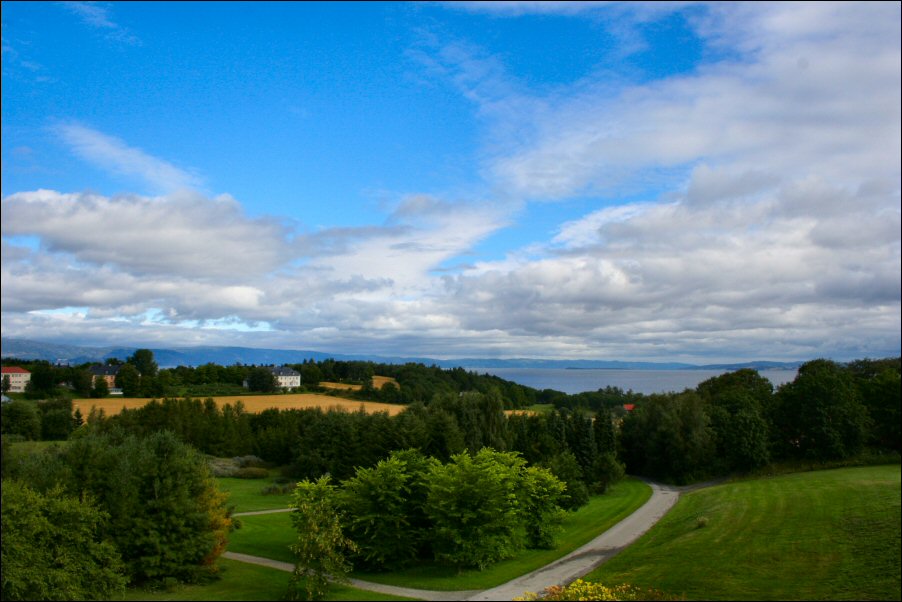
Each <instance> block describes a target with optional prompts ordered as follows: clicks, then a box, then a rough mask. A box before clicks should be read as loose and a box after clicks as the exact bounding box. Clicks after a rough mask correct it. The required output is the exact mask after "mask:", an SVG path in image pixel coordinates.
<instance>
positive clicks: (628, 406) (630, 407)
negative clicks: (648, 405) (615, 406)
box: [623, 403, 636, 412]
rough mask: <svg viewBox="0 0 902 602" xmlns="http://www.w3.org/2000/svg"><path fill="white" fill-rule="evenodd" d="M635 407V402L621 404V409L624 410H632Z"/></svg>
mask: <svg viewBox="0 0 902 602" xmlns="http://www.w3.org/2000/svg"><path fill="white" fill-rule="evenodd" d="M635 407H636V404H634V403H625V404H623V409H624V410H626V411H627V412H632V411H633V409H634V408H635Z"/></svg>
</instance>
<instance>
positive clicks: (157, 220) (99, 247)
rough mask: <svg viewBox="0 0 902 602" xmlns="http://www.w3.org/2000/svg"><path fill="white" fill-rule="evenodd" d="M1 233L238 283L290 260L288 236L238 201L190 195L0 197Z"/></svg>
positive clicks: (53, 248) (52, 247)
mask: <svg viewBox="0 0 902 602" xmlns="http://www.w3.org/2000/svg"><path fill="white" fill-rule="evenodd" d="M2 208H3V225H2V232H3V236H37V237H39V238H40V240H41V244H42V246H43V248H44V249H45V250H46V251H48V252H50V253H64V254H67V255H70V256H71V257H73V258H74V259H76V260H77V261H79V262H82V263H85V264H93V265H99V266H103V265H110V266H116V267H117V268H118V269H121V270H122V271H124V272H127V273H130V274H133V275H136V276H140V275H154V274H156V275H169V276H183V277H191V278H195V279H207V278H210V279H216V280H223V279H224V280H227V281H230V280H238V279H244V278H246V277H247V275H248V274H261V273H268V272H270V271H272V270H274V269H276V268H278V267H279V266H280V265H281V264H282V263H284V262H286V261H288V260H289V259H291V249H290V241H289V240H288V237H289V233H288V232H287V230H286V229H285V228H284V227H283V226H281V225H280V224H279V223H278V222H276V221H275V220H273V219H266V220H264V219H249V218H248V217H246V216H245V215H244V213H243V211H242V209H241V206H240V205H239V203H238V202H237V201H235V199H233V198H231V197H229V196H220V197H216V198H214V199H208V198H205V197H203V196H201V195H199V194H197V193H193V192H181V193H173V194H171V195H167V196H163V197H154V198H151V197H142V196H137V195H134V196H121V197H106V196H102V195H95V194H89V193H76V194H71V193H70V194H64V193H60V192H56V191H52V190H38V191H34V192H20V193H16V194H12V195H10V196H8V197H6V198H5V199H3V205H2Z"/></svg>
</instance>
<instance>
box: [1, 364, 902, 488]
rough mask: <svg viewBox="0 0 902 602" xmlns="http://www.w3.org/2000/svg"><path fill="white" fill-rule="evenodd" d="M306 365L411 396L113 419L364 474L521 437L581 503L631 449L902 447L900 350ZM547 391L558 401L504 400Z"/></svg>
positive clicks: (10, 416) (168, 405)
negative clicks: (873, 355)
mask: <svg viewBox="0 0 902 602" xmlns="http://www.w3.org/2000/svg"><path fill="white" fill-rule="evenodd" d="M127 363H128V364H129V365H133V366H134V367H135V368H136V369H137V367H138V366H141V369H143V370H144V371H145V373H147V374H149V375H154V374H156V377H157V378H159V377H160V376H161V375H162V374H164V373H169V374H171V375H172V376H170V377H169V380H170V382H180V383H185V382H191V383H193V384H192V386H196V385H199V386H208V385H209V386H220V385H222V384H223V383H224V382H230V383H232V384H234V383H235V382H237V380H239V379H240V378H246V377H247V376H248V374H249V371H250V370H252V369H253V367H242V366H231V367H222V366H214V365H212V364H209V365H206V366H200V367H198V368H184V367H182V368H175V369H172V370H168V371H167V370H157V371H156V372H155V370H156V369H155V363H154V361H153V357H152V354H149V355H148V354H147V353H142V352H140V351H139V352H136V353H135V354H134V356H132V357H131V358H129V362H127ZM295 367H296V368H297V369H298V370H299V371H301V372H302V374H307V375H308V376H310V377H311V378H312V379H331V380H345V381H352V380H357V381H358V382H361V381H362V383H363V384H364V388H363V389H362V390H361V391H358V392H356V393H352V394H350V395H357V396H359V397H361V398H362V399H370V400H383V401H392V402H397V403H406V404H407V405H408V407H407V410H406V411H405V412H403V413H401V414H400V415H398V416H395V417H392V418H390V417H388V416H386V415H380V414H376V415H367V414H364V413H363V412H356V413H350V414H348V413H335V412H323V411H319V410H297V411H276V410H269V411H266V412H262V413H260V414H254V415H251V414H247V413H246V412H244V410H243V408H242V407H241V406H240V405H235V406H227V407H224V408H222V409H220V408H217V406H216V405H215V404H214V403H213V402H212V401H210V400H208V401H205V402H201V401H198V400H195V399H186V400H181V401H180V400H176V399H171V398H164V399H162V401H159V402H153V403H150V404H148V405H147V406H145V407H144V408H142V409H139V410H129V411H125V412H123V413H122V414H120V415H119V416H116V417H112V418H109V419H107V420H106V421H105V422H109V423H110V424H111V425H118V427H119V428H123V429H125V430H126V431H127V432H134V433H138V434H147V433H151V432H154V431H157V430H160V429H164V428H165V429H169V430H171V431H173V432H174V433H176V434H177V436H179V438H180V439H181V440H182V441H185V442H187V443H190V444H191V445H194V446H195V447H197V448H198V449H200V450H201V451H203V452H205V453H209V454H213V455H244V454H248V453H253V454H256V455H259V456H260V457H263V458H265V459H266V460H268V461H270V462H273V463H274V464H278V465H287V466H288V467H289V468H288V472H289V473H290V475H291V476H294V477H298V478H317V477H318V476H320V475H323V474H326V473H328V474H331V475H333V477H334V478H336V479H344V478H348V477H349V476H351V475H352V474H353V473H354V469H355V468H356V467H358V466H364V467H370V466H373V465H374V464H375V463H376V462H378V460H380V459H382V458H384V457H386V455H387V454H388V453H389V452H391V451H393V450H399V449H406V448H415V449H418V450H420V451H422V452H423V453H425V454H427V455H430V456H433V457H436V458H438V459H440V460H441V461H447V460H448V459H449V458H450V457H451V456H452V455H454V454H457V453H460V452H462V451H464V450H471V451H472V450H475V449H481V448H482V447H492V448H494V449H498V450H502V451H504V450H511V451H518V452H520V453H522V454H523V457H524V458H525V459H526V460H527V461H528V462H530V463H531V464H542V465H545V466H549V467H552V468H553V470H555V474H558V475H559V476H561V478H563V479H564V480H565V481H566V482H567V483H568V485H569V487H568V491H569V495H571V497H572V499H573V500H574V503H576V504H578V503H579V501H580V500H583V499H585V497H586V496H587V495H588V493H589V492H590V491H592V490H596V491H603V490H604V488H605V486H606V483H610V482H612V481H614V480H616V478H617V477H618V476H619V475H620V474H622V469H623V465H622V464H621V462H622V463H625V464H626V468H627V470H628V471H629V472H631V473H635V474H642V475H646V476H650V477H655V478H660V479H668V480H674V481H680V482H687V481H691V480H693V479H699V478H705V477H709V476H716V475H721V474H728V473H730V472H735V471H749V470H753V469H756V468H758V467H761V466H764V465H767V464H768V463H769V462H772V461H784V460H805V461H820V462H823V461H831V460H840V459H843V458H847V457H851V456H854V455H855V454H857V453H860V452H861V451H862V450H863V449H865V448H872V449H884V450H895V451H896V452H899V451H900V447H902V446H900V429H899V424H900V410H899V408H900V384H899V382H900V379H899V374H900V359H899V358H894V359H886V360H858V361H855V362H851V363H849V364H845V365H843V364H838V363H835V362H831V361H828V360H815V361H812V362H808V363H806V364H804V365H803V366H802V367H801V368H800V370H799V372H798V375H797V377H796V379H795V380H794V381H793V382H790V383H787V384H785V385H783V386H781V387H780V388H779V389H778V390H776V391H775V390H774V388H773V386H772V385H771V383H770V381H768V380H767V379H766V378H764V377H762V376H761V375H759V374H758V373H757V372H755V371H754V370H739V371H736V372H732V373H727V374H723V375H721V376H718V377H715V378H712V379H709V380H708V381H706V382H703V383H701V384H700V385H699V386H698V387H697V388H696V389H695V390H686V391H683V392H680V393H669V394H660V395H640V394H636V393H633V392H624V391H622V390H621V389H618V388H616V387H607V388H605V389H600V390H598V391H595V392H588V393H580V394H577V395H566V394H563V393H560V392H554V391H547V390H546V391H536V390H534V389H530V388H528V387H524V386H522V385H517V384H514V383H510V382H508V381H504V380H503V379H499V378H497V377H494V376H488V375H478V374H476V373H473V372H468V371H466V370H463V369H461V368H456V369H453V370H443V369H441V368H438V367H436V366H424V365H422V364H405V365H388V364H373V363H371V362H341V361H335V360H325V361H322V362H314V361H308V362H304V363H302V364H298V365H296V366H295ZM48 370H51V371H52V370H54V368H52V367H50V366H49V365H44V366H43V372H44V376H41V377H40V378H39V379H38V380H37V382H38V383H45V384H46V383H52V382H54V381H55V380H56V379H54V378H48V377H47V374H46V373H47V371H48ZM38 372H39V373H40V372H41V370H38ZM374 374H380V375H384V376H390V377H393V378H394V379H395V380H396V381H397V382H398V385H399V386H397V387H394V386H387V387H385V388H383V389H381V390H379V391H376V390H374V389H372V386H371V382H370V381H369V380H368V379H371V378H372V376H373V375H374ZM70 375H71V374H70ZM229 379H231V380H229ZM317 382H319V381H317ZM36 386H37V385H36ZM40 386H43V385H40ZM308 386H311V387H312V386H314V385H313V384H312V383H308ZM532 402H537V403H539V402H541V403H550V404H553V405H554V406H555V407H556V408H557V409H556V411H554V412H551V413H547V414H544V413H543V414H538V415H530V414H523V415H513V416H507V417H505V416H504V414H503V410H505V409H511V408H516V407H522V406H523V405H525V404H530V403H532ZM625 404H632V405H633V406H634V409H633V411H631V412H627V411H626V410H624V405H625ZM70 412H71V406H70V405H67V403H66V401H65V400H64V399H62V400H53V399H51V400H48V401H41V402H38V403H37V404H33V403H32V404H31V405H29V402H27V401H24V400H18V401H15V402H13V403H12V404H6V405H5V407H4V409H3V415H4V419H3V432H4V433H9V434H15V435H18V436H21V437H23V438H28V439H37V438H44V439H51V438H65V437H66V436H67V435H68V433H69V432H71V431H72V429H73V428H75V427H76V426H77V425H78V424H79V422H80V421H81V420H82V419H83V418H86V417H80V416H76V417H72V418H71V419H67V415H68V414H69V413H70ZM593 415H594V417H593ZM94 418H95V420H96V418H97V417H94Z"/></svg>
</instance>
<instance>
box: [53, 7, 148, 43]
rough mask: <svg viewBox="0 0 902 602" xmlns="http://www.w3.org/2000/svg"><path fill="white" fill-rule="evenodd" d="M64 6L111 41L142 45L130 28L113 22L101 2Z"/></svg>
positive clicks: (106, 8) (108, 11)
mask: <svg viewBox="0 0 902 602" xmlns="http://www.w3.org/2000/svg"><path fill="white" fill-rule="evenodd" d="M60 4H62V6H64V7H65V8H66V9H68V10H69V12H71V13H72V14H74V15H76V16H77V17H78V18H79V19H81V21H82V22H83V23H84V24H85V25H87V26H89V27H92V28H94V29H98V30H101V31H104V32H105V33H106V35H107V37H108V38H109V39H111V40H114V41H117V42H122V43H125V44H129V45H132V46H136V45H140V44H141V40H140V38H138V36H136V35H134V34H133V33H132V32H131V31H129V30H128V28H126V27H123V26H121V25H119V24H118V23H116V22H115V21H114V20H113V17H112V15H111V14H110V10H109V8H108V5H106V4H104V3H100V2H61V3H60Z"/></svg>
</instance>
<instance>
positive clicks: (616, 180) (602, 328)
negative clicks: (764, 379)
mask: <svg viewBox="0 0 902 602" xmlns="http://www.w3.org/2000/svg"><path fill="white" fill-rule="evenodd" d="M527 4H529V3H527ZM519 8H523V7H519ZM519 8H518V10H519ZM850 23H851V24H853V25H852V26H850ZM694 24H695V26H696V27H697V31H698V33H699V35H701V36H704V37H705V38H706V39H707V40H708V41H709V43H712V44H716V45H719V46H721V47H723V48H729V49H731V50H732V51H733V55H734V56H735V55H736V54H737V53H738V52H740V51H741V52H742V54H741V57H739V58H730V59H724V60H722V61H720V62H717V63H713V64H708V65H705V66H702V67H701V68H700V69H698V70H697V71H696V72H694V73H690V74H688V75H683V76H677V77H671V78H669V79H666V80H661V81H653V82H646V83H641V84H634V85H633V84H626V85H620V86H619V88H617V89H616V93H613V94H612V88H611V85H610V82H606V81H597V82H593V81H591V80H587V81H583V82H580V83H579V85H577V86H574V87H572V88H571V89H569V90H565V91H564V92H563V93H556V94H555V95H553V96H549V97H544V98H540V99H535V100H534V101H532V102H531V104H532V106H540V105H541V106H543V107H544V109H543V110H542V111H536V112H533V113H530V114H529V116H528V118H527V119H524V120H523V122H522V123H521V128H527V129H529V130H530V131H531V133H530V134H529V135H527V136H523V135H522V134H520V135H519V137H518V138H516V139H510V140H509V141H508V142H510V144H509V146H510V148H511V149H513V150H512V151H511V152H508V153H506V154H496V155H494V156H493V157H491V159H490V163H489V168H490V171H491V173H492V174H494V177H495V178H496V182H497V183H498V186H499V187H502V188H505V189H507V190H513V191H516V193H517V194H519V195H521V196H523V197H526V198H530V199H533V200H555V199H568V198H572V197H573V196H575V195H592V194H598V195H599V196H600V197H602V198H610V197H616V196H617V195H618V194H631V195H633V196H636V195H637V193H638V195H639V196H645V197H646V199H647V200H644V201H640V202H631V203H628V204H622V205H613V206H602V208H600V209H598V210H596V211H593V212H591V213H589V214H587V215H585V216H583V217H582V218H579V219H576V220H571V221H569V222H567V223H564V224H561V226H560V228H559V230H558V233H557V235H556V236H555V237H554V238H553V239H552V240H551V241H549V242H548V244H547V245H545V246H544V248H542V247H541V246H539V247H535V246H534V247H533V248H531V249H530V253H522V254H521V253H513V254H511V255H510V256H509V257H508V258H507V259H505V260H503V261H495V262H481V263H477V264H476V265H475V266H474V268H473V269H471V270H469V271H467V272H466V273H464V274H462V275H459V276H454V277H449V278H448V279H447V280H446V282H447V283H448V286H449V294H450V298H451V299H453V303H452V302H450V301H449V302H448V303H447V305H446V306H445V307H446V309H447V311H448V312H449V313H452V314H453V315H455V316H457V317H458V319H459V321H460V324H461V328H462V329H464V330H467V329H472V330H476V331H484V330H488V329H493V328H494V329H499V330H501V331H502V332H504V333H507V335H508V336H509V337H510V339H511V340H519V341H521V342H522V343H524V344H527V343H528V342H530V341H532V342H536V343H537V344H538V347H537V350H538V349H543V348H546V347H545V344H546V342H548V341H554V342H557V343H564V342H569V343H570V346H569V347H568V348H569V349H571V350H573V349H580V348H582V349H583V350H584V351H585V352H587V353H594V354H599V355H601V356H605V357H641V356H649V355H652V356H657V357H663V356H668V357H672V356H674V354H680V353H684V352H685V350H687V349H692V350H693V352H694V353H696V354H698V355H699V356H716V355H717V354H720V355H721V356H723V355H724V354H726V353H732V354H734V356H736V357H743V356H744V357H750V356H755V357H761V356H766V355H769V356H772V357H784V358H786V357H812V356H816V355H818V354H834V353H839V352H840V351H839V350H840V349H842V350H844V352H845V353H851V354H852V356H854V354H855V353H856V351H854V350H857V352H858V353H859V354H860V350H861V349H862V348H863V347H867V346H868V345H871V348H872V349H874V350H878V349H879V350H880V351H871V352H870V353H872V354H880V353H886V354H890V353H898V348H899V331H900V319H899V313H900V259H899V258H900V242H899V241H900V217H899V216H900V212H899V207H900V197H899V179H900V175H899V165H900V150H899V149H900V49H899V45H898V39H899V9H898V6H897V5H892V4H882V5H879V6H875V5H868V6H864V5H856V4H848V5H845V4H840V5H837V4H835V3H826V4H807V5H804V6H797V5H790V6H786V5H785V4H783V3H781V4H779V5H775V6H770V5H769V6H767V7H762V6H761V5H755V6H754V7H750V6H748V5H717V6H711V7H710V9H709V10H708V11H706V12H704V13H702V14H701V15H700V16H698V17H697V18H696V21H695V23H694ZM729 54H730V53H727V55H729ZM515 100H516V102H517V103H520V104H524V103H525V104H530V103H528V102H527V101H526V100H524V99H522V98H518V99H515ZM503 103H504V100H503V99H500V100H499V99H496V100H494V101H493V103H492V104H493V106H498V105H500V104H503ZM512 115H514V116H516V113H512ZM607 203H610V201H606V202H605V204H607ZM863 341H867V343H863Z"/></svg>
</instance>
